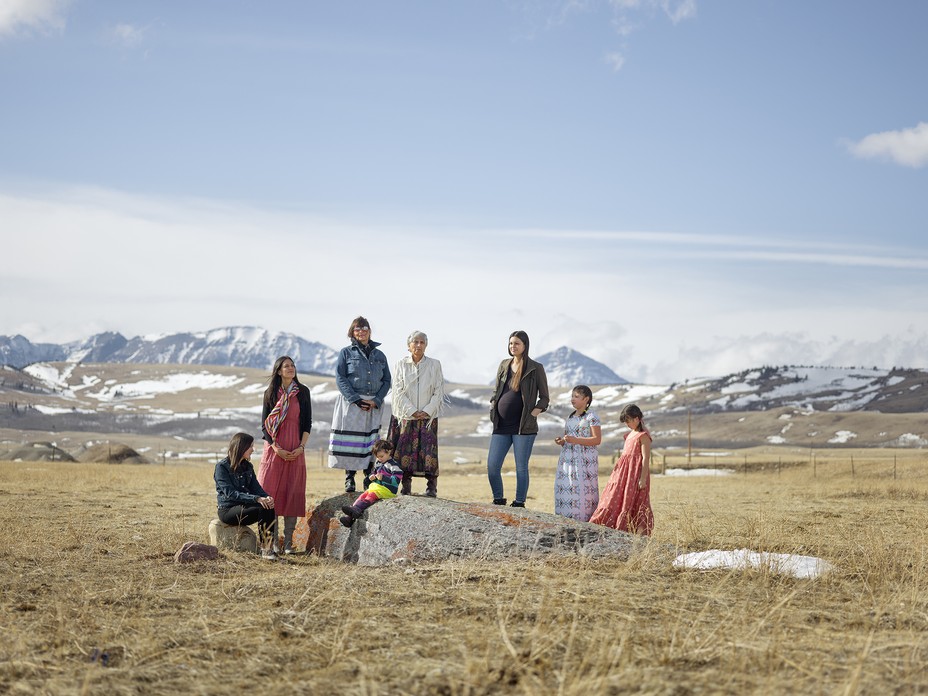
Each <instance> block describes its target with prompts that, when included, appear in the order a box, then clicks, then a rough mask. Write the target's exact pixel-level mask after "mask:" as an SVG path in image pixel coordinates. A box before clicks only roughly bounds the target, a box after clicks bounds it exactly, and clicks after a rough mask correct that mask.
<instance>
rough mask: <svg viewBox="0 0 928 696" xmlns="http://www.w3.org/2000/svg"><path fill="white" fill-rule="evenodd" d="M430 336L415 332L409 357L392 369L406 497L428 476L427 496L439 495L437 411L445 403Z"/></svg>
mask: <svg viewBox="0 0 928 696" xmlns="http://www.w3.org/2000/svg"><path fill="white" fill-rule="evenodd" d="M428 343H429V337H428V336H426V335H425V334H424V333H422V332H421V331H413V332H412V333H411V334H409V338H407V339H406V345H407V347H408V348H409V355H408V356H406V357H405V358H403V359H402V360H400V361H399V362H397V363H396V365H394V366H393V391H392V397H391V408H392V409H393V415H392V416H390V429H389V434H388V435H387V439H388V440H389V441H390V442H392V443H393V446H394V447H395V451H394V453H393V456H394V458H395V459H396V460H397V461H398V462H399V465H400V467H401V468H402V469H403V483H402V493H403V495H409V493H411V492H412V477H413V476H424V477H425V494H426V495H427V496H429V497H430V498H434V497H435V496H436V495H438V412H439V411H440V410H441V407H442V403H443V401H444V396H445V389H444V384H445V380H444V376H443V375H442V371H441V363H440V362H438V361H437V360H435V359H433V358H427V357H425V348H426V346H427V345H428Z"/></svg>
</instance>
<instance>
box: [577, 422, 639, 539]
mask: <svg viewBox="0 0 928 696" xmlns="http://www.w3.org/2000/svg"><path fill="white" fill-rule="evenodd" d="M643 437H647V438H648V439H650V438H651V433H649V432H648V431H647V430H634V431H632V432H630V433H628V434H627V435H626V436H625V446H624V447H623V448H622V456H621V457H619V461H617V462H616V463H615V468H614V469H613V470H612V474H610V476H609V482H608V483H607V484H606V488H605V489H604V490H603V494H602V496H600V498H599V505H598V506H597V507H596V511H595V512H594V513H593V516H592V517H591V518H590V522H593V523H595V524H602V525H605V526H606V527H612V528H613V529H618V530H621V531H623V532H631V533H632V534H641V535H642V536H650V535H651V530H652V529H653V528H654V513H653V512H652V511H651V477H650V475H649V476H648V480H647V483H646V484H645V486H644V488H642V489H639V488H638V479H639V477H640V476H641V467H642V466H647V464H646V463H645V461H644V457H643V456H642V454H641V439H642V438H643Z"/></svg>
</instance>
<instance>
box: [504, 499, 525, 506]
mask: <svg viewBox="0 0 928 696" xmlns="http://www.w3.org/2000/svg"><path fill="white" fill-rule="evenodd" d="M505 504H506V503H503V505H505ZM509 507H525V503H520V502H519V501H518V500H513V501H512V504H511V505H510V506H509Z"/></svg>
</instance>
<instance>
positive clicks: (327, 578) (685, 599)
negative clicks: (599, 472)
mask: <svg viewBox="0 0 928 696" xmlns="http://www.w3.org/2000/svg"><path fill="white" fill-rule="evenodd" d="M872 454H874V455H875V453H872ZM882 454H883V456H882V458H878V459H875V460H874V462H872V463H865V462H860V463H859V465H857V467H856V469H855V472H854V477H853V478H851V475H850V471H849V470H848V471H847V472H845V471H844V469H843V468H839V467H838V466H837V465H835V467H834V468H832V469H829V468H827V467H824V466H823V467H819V468H818V471H817V472H816V476H815V477H814V478H813V476H812V469H811V466H810V465H809V464H808V463H807V464H806V465H797V466H793V467H789V468H783V469H782V470H781V471H780V472H779V473H777V472H776V471H773V470H767V471H748V473H739V474H736V475H731V476H719V477H711V478H673V477H661V478H656V479H655V480H654V484H653V503H654V508H655V515H656V519H657V524H656V528H655V534H654V537H653V540H652V543H651V544H650V545H649V546H648V547H647V548H646V549H645V550H644V551H643V552H641V553H640V554H639V555H637V556H635V557H633V559H632V560H631V561H629V562H626V563H622V562H617V561H608V560H601V561H588V560H583V559H580V558H576V559H560V560H548V561H544V562H542V561H531V560H522V559H513V560H512V561H511V562H508V563H488V562H476V561H456V562H451V561H449V562H445V563H437V564H432V565H424V566H415V567H407V566H396V567H386V568H361V567H354V566H346V565H342V564H340V563H338V562H335V561H330V560H327V559H321V558H318V557H312V556H310V557H306V556H295V557H291V560H289V561H287V562H278V563H268V562H265V561H261V560H260V559H258V558H256V557H253V556H247V555H243V554H224V555H223V557H222V559H221V560H220V561H218V562H212V563H199V564H190V565H175V564H174V563H173V562H172V560H171V554H172V553H173V552H174V551H175V550H176V549H177V548H179V547H180V545H181V544H182V543H183V542H184V541H186V540H188V539H196V540H200V541H206V539H205V536H206V528H207V524H208V522H209V520H210V519H211V518H212V517H213V515H214V510H213V506H214V496H213V486H212V468H211V466H209V465H204V464H187V465H173V466H167V467H162V466H131V465H109V466H107V465H86V464H80V465H77V464H70V465H69V464H62V463H35V462H28V463H0V503H2V505H0V510H2V512H0V515H2V521H3V529H4V530H5V535H6V542H5V543H3V544H2V548H0V580H2V601H0V613H2V614H0V615H2V617H3V618H2V627H3V632H2V636H3V639H2V642H0V693H11V694H17V693H53V694H84V693H115V694H120V693H124V694H130V693H132V694H135V693H146V694H148V693H153V694H167V693H194V694H219V693H222V694H226V693H239V692H242V693H244V692H246V691H250V690H252V689H255V688H259V689H262V690H266V689H273V688H275V687H276V688H278V689H283V690H284V691H283V693H291V692H296V691H301V692H303V693H310V694H314V693H341V694H357V695H358V696H361V695H371V694H400V693H410V694H447V695H449V696H451V695H465V694H472V695H477V694H503V693H518V694H566V695H578V696H579V695H580V694H583V695H587V694H623V693H649V694H691V693H692V694H695V693H730V694H741V693H784V694H785V693H812V694H857V693H860V694H871V693H874V694H875V693H897V694H909V693H926V692H928V672H926V664H928V541H926V537H925V531H924V530H925V529H926V528H928V471H926V467H925V465H924V464H922V466H921V467H920V468H919V467H916V466H915V463H914V460H913V462H911V463H912V466H911V467H909V468H906V469H905V470H904V476H897V478H896V479H895V480H894V479H893V478H892V477H891V474H887V472H886V469H885V467H884V466H883V464H884V463H885V461H886V456H887V455H886V453H882ZM820 456H821V457H823V458H824V457H825V455H824V454H822V455H820ZM888 456H889V457H890V459H891V457H892V453H889V455H888ZM836 461H837V460H836ZM511 468H512V467H511V462H510V463H507V468H506V470H508V471H511ZM608 468H609V467H608V466H606V463H605V462H604V467H603V473H604V476H603V479H602V480H601V483H602V484H605V475H606V474H607V471H608ZM897 474H898V471H897ZM339 479H340V476H339V474H338V472H330V471H328V470H322V469H319V468H318V467H316V466H311V467H310V471H309V487H308V490H309V496H310V498H311V500H320V499H322V498H323V497H326V496H327V495H329V494H331V493H335V492H336V491H337V490H338V488H339V485H340V480H339ZM504 480H505V482H506V486H507V491H508V492H509V493H510V495H511V491H512V488H513V486H514V479H512V478H509V477H507V478H505V479H504ZM439 481H440V487H439V492H440V494H442V495H443V496H447V497H449V498H455V499H458V500H475V501H486V500H487V499H488V497H489V493H488V490H487V484H486V480H485V478H484V477H483V476H482V475H481V474H480V468H479V466H476V465H473V466H472V465H464V466H459V467H452V466H446V467H445V473H444V474H443V475H442V477H441V478H440V479H439ZM421 484H422V481H421V480H418V479H417V480H416V481H415V488H414V490H416V491H417V492H418V491H420V490H421V488H422V486H421ZM552 487H553V474H552V470H551V467H550V465H549V464H548V463H542V464H539V465H538V467H537V473H534V474H533V479H532V488H531V495H530V497H529V503H528V504H529V507H532V508H535V509H538V510H546V511H551V510H552V509H553V496H552ZM533 496H534V497H533ZM668 545H674V546H677V547H680V548H681V549H684V550H704V549H709V548H720V549H738V548H750V549H754V550H766V551H776V552H784V553H801V554H809V555H817V556H821V557H823V558H825V559H826V560H828V561H830V562H831V563H833V564H835V565H836V567H837V570H836V571H835V572H833V573H832V574H830V575H827V576H824V577H822V578H820V579H818V580H795V579H791V578H788V577H781V576H777V575H774V574H771V573H769V572H764V571H753V572H737V571H724V570H716V571H708V572H699V571H678V570H674V569H672V568H671V566H670V560H671V559H672V557H673V554H668V552H667V551H666V549H667V546H668ZM95 655H96V659H94V656H95Z"/></svg>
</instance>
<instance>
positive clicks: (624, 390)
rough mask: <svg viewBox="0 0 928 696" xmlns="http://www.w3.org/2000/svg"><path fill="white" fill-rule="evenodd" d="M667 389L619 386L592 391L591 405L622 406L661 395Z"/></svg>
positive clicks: (633, 385)
mask: <svg viewBox="0 0 928 696" xmlns="http://www.w3.org/2000/svg"><path fill="white" fill-rule="evenodd" d="M665 391H667V387H661V386H654V385H651V384H621V385H615V386H611V387H603V388H602V389H598V390H594V391H593V403H594V404H595V405H598V406H622V405H624V404H631V403H634V402H636V401H640V400H642V399H649V398H651V397H652V396H657V395H658V394H663V393H664V392H665Z"/></svg>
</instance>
